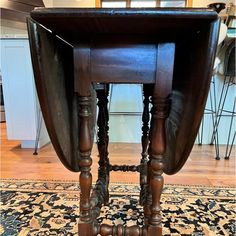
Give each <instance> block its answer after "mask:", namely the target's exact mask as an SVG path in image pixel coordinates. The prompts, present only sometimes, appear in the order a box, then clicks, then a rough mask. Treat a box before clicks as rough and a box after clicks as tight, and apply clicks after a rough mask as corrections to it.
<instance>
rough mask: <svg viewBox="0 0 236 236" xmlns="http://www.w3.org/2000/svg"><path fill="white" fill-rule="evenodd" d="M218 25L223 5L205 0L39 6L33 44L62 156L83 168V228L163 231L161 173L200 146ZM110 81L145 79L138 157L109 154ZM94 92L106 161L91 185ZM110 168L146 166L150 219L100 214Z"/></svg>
mask: <svg viewBox="0 0 236 236" xmlns="http://www.w3.org/2000/svg"><path fill="white" fill-rule="evenodd" d="M218 28H219V20H218V16H217V14H216V13H215V12H213V11H209V10H204V9H194V10H193V9H71V8H69V9H60V8H59V9H56V8H55V9H53V8H52V9H46V8H39V9H36V10H34V11H33V12H32V13H31V18H30V19H29V20H28V30H29V36H30V44H31V54H32V61H33V67H34V73H35V81H36V87H37V91H38V95H39V100H40V104H41V108H42V112H43V115H44V119H45V123H46V126H47V129H48V132H49V135H50V137H51V141H52V144H53V145H54V148H55V150H56V152H57V154H58V156H59V158H60V160H61V161H62V162H63V164H64V165H65V166H66V167H67V168H68V169H70V170H72V171H80V172H81V173H80V186H81V196H80V223H79V235H83V236H92V235H97V234H99V233H100V234H101V235H102V236H105V235H118V236H119V235H130V236H131V235H134V236H137V235H149V236H154V235H155V236H156V235H161V234H162V230H161V216H160V210H161V208H160V196H161V192H162V188H163V177H162V173H163V172H165V173H167V174H174V173H175V172H177V171H178V170H180V168H181V167H182V166H183V164H184V163H185V161H186V160H187V157H188V155H189V153H190V151H191V149H192V146H193V143H194V140H195V137H196V134H197V131H198V127H199V124H200V121H201V117H202V114H203V111H204V105H205V102H206V98H207V94H208V89H209V83H210V79H211V73H212V67H213V62H214V56H215V50H216V46H217V37H218ZM110 83H140V84H143V95H144V110H143V117H142V119H143V127H142V131H143V135H142V158H141V162H140V165H139V166H129V165H123V166H117V165H111V164H110V161H109V158H108V143H109V137H108V130H109V126H108V120H109V114H108V110H107V105H108V99H107V98H108V93H109V84H110ZM95 90H96V93H97V95H96V94H95ZM96 97H97V105H98V117H97V125H98V134H97V135H98V144H97V145H98V150H99V156H100V161H99V165H100V167H99V170H98V172H99V178H98V180H97V183H96V186H95V187H94V188H93V190H92V175H91V172H90V168H91V165H92V159H91V157H90V153H91V149H92V143H93V136H94V128H95V122H96V121H95V118H96ZM150 103H151V104H152V109H151V110H150V109H149V107H150ZM140 128H141V127H140ZM110 171H139V172H140V185H141V192H140V203H141V204H142V205H143V206H144V215H145V222H144V226H143V227H142V228H140V227H138V226H132V227H125V226H123V225H118V226H110V225H104V224H101V225H99V224H98V223H97V220H96V218H97V217H98V216H99V213H100V208H101V206H102V205H103V204H106V203H107V202H108V200H109V192H108V185H109V173H110Z"/></svg>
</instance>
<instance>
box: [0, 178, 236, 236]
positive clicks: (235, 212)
mask: <svg viewBox="0 0 236 236" xmlns="http://www.w3.org/2000/svg"><path fill="white" fill-rule="evenodd" d="M0 189H1V200H0V202H1V221H0V235H2V236H15V235H18V236H46V235H50V236H53V235H55V236H72V235H77V234H78V219H79V185H78V183H77V182H72V181H48V182H45V181H43V180H42V181H40V180H39V181H29V180H7V179H2V180H1V182H0ZM139 189H140V188H139V186H138V185H133V184H123V183H122V184H118V183H117V184H116V183H113V184H111V185H110V202H109V206H104V207H103V208H102V210H101V215H100V217H99V222H103V223H106V224H123V223H125V224H126V225H128V226H131V225H134V224H135V225H140V226H142V221H143V210H142V207H141V206H139V205H138V202H139ZM235 196H236V190H235V189H233V188H221V187H217V188H213V187H203V186H186V185H165V187H164V190H163V194H162V198H161V199H162V205H161V206H162V217H163V219H162V226H163V235H173V236H175V235H184V236H188V235H189V236H190V235H191V236H203V235H207V236H218V235H227V236H228V235H229V236H231V235H232V236H233V235H236V224H235V220H236V219H235V216H236V202H235V200H236V198H235Z"/></svg>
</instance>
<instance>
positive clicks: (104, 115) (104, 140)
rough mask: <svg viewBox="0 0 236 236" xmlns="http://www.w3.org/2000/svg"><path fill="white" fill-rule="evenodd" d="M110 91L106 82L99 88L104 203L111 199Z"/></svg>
mask: <svg viewBox="0 0 236 236" xmlns="http://www.w3.org/2000/svg"><path fill="white" fill-rule="evenodd" d="M108 93H109V84H105V85H104V87H103V89H99V90H97V98H98V103H97V105H98V108H99V110H98V120H97V125H98V142H97V147H98V152H99V162H98V164H99V170H98V176H99V177H98V179H99V181H100V182H102V183H101V184H102V185H104V187H105V188H106V195H105V196H104V203H108V201H109V193H108V185H109V166H110V163H109V159H108V143H109V136H108V130H109V126H108V121H109V114H108V107H107V105H108V99H107V97H108Z"/></svg>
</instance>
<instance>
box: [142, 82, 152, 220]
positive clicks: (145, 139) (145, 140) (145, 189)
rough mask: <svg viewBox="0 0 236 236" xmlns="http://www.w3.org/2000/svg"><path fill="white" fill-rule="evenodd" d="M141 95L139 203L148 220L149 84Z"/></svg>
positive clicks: (144, 87) (144, 86)
mask: <svg viewBox="0 0 236 236" xmlns="http://www.w3.org/2000/svg"><path fill="white" fill-rule="evenodd" d="M143 95H144V100H143V104H144V108H143V115H142V122H143V126H142V132H143V135H142V140H141V142H142V153H141V155H142V159H141V163H140V188H141V191H140V205H143V206H144V217H145V221H146V222H147V221H148V218H149V216H150V211H149V205H150V204H151V203H150V200H148V195H149V191H148V184H147V183H148V170H147V168H148V158H147V157H148V152H147V150H148V145H149V120H150V114H149V103H150V100H149V97H150V86H148V85H143ZM148 202H149V203H148Z"/></svg>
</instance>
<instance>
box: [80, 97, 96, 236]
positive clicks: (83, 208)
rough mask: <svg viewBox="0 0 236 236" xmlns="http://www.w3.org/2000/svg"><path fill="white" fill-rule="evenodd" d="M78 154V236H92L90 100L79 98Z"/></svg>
mask: <svg viewBox="0 0 236 236" xmlns="http://www.w3.org/2000/svg"><path fill="white" fill-rule="evenodd" d="M78 105H79V116H80V122H79V152H80V156H81V160H80V162H79V166H80V168H81V173H80V178H79V183H80V191H81V193H80V222H79V228H78V232H79V236H93V222H92V216H91V215H92V212H91V206H90V191H91V188H92V175H91V172H90V170H91V165H92V159H91V156H90V154H91V149H92V138H91V131H90V127H89V118H90V116H91V113H90V98H89V97H79V98H78Z"/></svg>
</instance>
